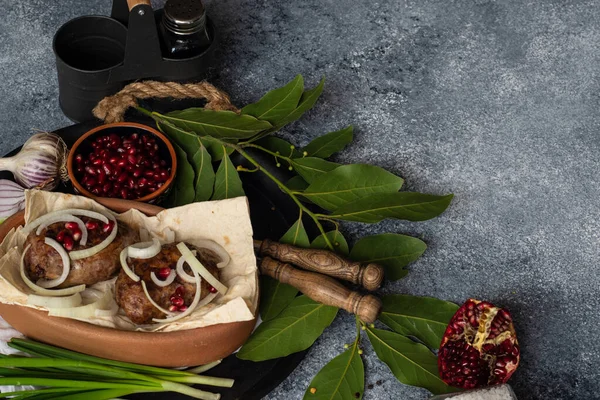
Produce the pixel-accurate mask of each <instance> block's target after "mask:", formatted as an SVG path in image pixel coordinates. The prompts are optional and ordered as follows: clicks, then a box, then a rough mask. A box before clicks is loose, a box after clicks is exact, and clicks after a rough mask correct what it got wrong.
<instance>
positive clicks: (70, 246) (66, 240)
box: [62, 235, 75, 251]
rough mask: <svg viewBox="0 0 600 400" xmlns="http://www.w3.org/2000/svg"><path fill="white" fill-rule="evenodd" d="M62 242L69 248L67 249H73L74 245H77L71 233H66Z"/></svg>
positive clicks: (66, 248)
mask: <svg viewBox="0 0 600 400" xmlns="http://www.w3.org/2000/svg"><path fill="white" fill-rule="evenodd" d="M62 244H63V247H64V248H65V250H67V251H71V250H73V247H74V246H75V242H74V241H73V238H72V237H71V236H69V235H65V237H64V238H63V241H62Z"/></svg>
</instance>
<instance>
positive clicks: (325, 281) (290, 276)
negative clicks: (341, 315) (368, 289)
mask: <svg viewBox="0 0 600 400" xmlns="http://www.w3.org/2000/svg"><path fill="white" fill-rule="evenodd" d="M260 272H261V274H263V275H267V276H270V277H271V278H274V279H277V280H278V281H280V282H282V283H287V284H288V285H292V286H293V287H295V288H296V289H298V290H300V291H301V292H302V293H304V294H305V295H306V296H308V297H310V298H311V299H313V300H314V301H318V302H319V303H322V304H325V305H328V306H334V307H338V308H342V309H344V310H346V311H348V312H350V313H352V314H356V315H358V317H359V318H360V319H361V320H362V321H364V322H366V323H373V322H375V320H376V319H377V317H378V316H379V313H380V312H381V306H382V304H381V300H379V299H378V298H377V297H375V296H373V295H372V294H366V295H364V294H361V293H359V292H354V291H352V290H350V289H348V288H347V287H345V286H344V285H342V284H341V283H339V282H338V281H336V280H335V279H333V278H330V277H328V276H325V275H321V274H318V273H315V272H308V271H302V270H299V269H296V268H294V267H292V266H291V265H289V264H285V263H283V262H280V261H277V260H273V259H272V258H270V257H264V258H263V260H262V262H261V264H260Z"/></svg>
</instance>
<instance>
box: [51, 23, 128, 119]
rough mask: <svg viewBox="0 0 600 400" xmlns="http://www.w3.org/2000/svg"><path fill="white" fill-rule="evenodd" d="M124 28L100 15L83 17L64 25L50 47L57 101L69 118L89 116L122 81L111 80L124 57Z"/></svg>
mask: <svg viewBox="0 0 600 400" xmlns="http://www.w3.org/2000/svg"><path fill="white" fill-rule="evenodd" d="M126 42H127V28H126V27H125V25H123V24H121V23H120V22H119V21H117V20H115V19H112V18H109V17H104V16H84V17H79V18H75V19H72V20H70V21H69V22H67V23H66V24H64V25H63V26H62V27H60V29H59V30H58V32H56V35H54V41H53V43H52V47H53V50H54V55H55V56H56V69H57V71H58V88H59V103H60V107H61V109H62V111H63V112H64V114H65V115H66V116H67V117H68V118H69V119H71V120H73V121H85V120H89V119H91V118H92V114H91V110H92V109H93V108H94V107H95V106H96V104H98V102H99V101H100V100H102V99H103V98H104V97H106V96H110V95H113V94H115V93H117V92H118V91H119V90H121V89H122V88H123V86H124V85H125V82H115V81H113V80H112V79H111V74H112V71H113V70H114V68H115V67H117V66H119V65H121V64H122V63H123V60H124V58H125V46H126Z"/></svg>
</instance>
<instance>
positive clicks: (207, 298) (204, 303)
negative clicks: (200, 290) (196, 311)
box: [196, 293, 218, 308]
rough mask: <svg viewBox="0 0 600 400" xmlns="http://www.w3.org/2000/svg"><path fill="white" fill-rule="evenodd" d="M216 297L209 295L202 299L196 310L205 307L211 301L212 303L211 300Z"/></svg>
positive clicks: (212, 294) (213, 294) (214, 294)
mask: <svg viewBox="0 0 600 400" xmlns="http://www.w3.org/2000/svg"><path fill="white" fill-rule="evenodd" d="M217 296H218V293H209V294H208V295H207V296H206V297H205V298H203V299H202V300H201V301H200V302H199V303H198V306H197V307H196V308H201V307H204V306H205V305H207V304H208V303H210V302H211V301H213V299H214V298H215V297H217Z"/></svg>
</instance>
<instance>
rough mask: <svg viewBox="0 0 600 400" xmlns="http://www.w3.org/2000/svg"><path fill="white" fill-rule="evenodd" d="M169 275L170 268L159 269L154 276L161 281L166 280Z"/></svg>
mask: <svg viewBox="0 0 600 400" xmlns="http://www.w3.org/2000/svg"><path fill="white" fill-rule="evenodd" d="M169 275H171V268H169V267H164V268H160V269H159V270H158V273H157V274H156V276H158V279H160V280H163V281H164V280H165V279H167V278H168V277H169Z"/></svg>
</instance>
